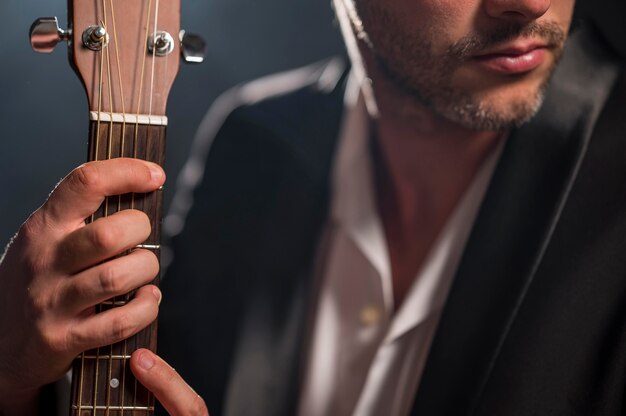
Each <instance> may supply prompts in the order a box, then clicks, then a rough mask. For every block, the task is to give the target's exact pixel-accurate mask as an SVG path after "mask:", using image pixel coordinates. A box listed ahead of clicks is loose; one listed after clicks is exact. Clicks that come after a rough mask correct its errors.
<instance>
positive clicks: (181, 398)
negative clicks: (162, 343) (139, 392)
mask: <svg viewBox="0 0 626 416" xmlns="http://www.w3.org/2000/svg"><path fill="white" fill-rule="evenodd" d="M130 368H131V370H132V371H133V374H135V378H137V380H138V381H139V382H140V383H141V384H143V385H144V386H146V388H147V389H148V390H150V391H151V392H152V393H154V396H155V397H156V399H157V400H158V401H159V402H160V403H161V404H162V405H163V407H164V408H165V410H167V412H168V413H169V414H170V415H171V416H208V415H209V411H208V410H207V407H206V405H205V403H204V400H202V398H201V397H200V396H198V394H197V393H196V392H195V391H193V389H192V388H191V387H189V385H188V384H187V383H185V381H184V380H183V379H182V378H181V377H180V376H179V375H178V373H177V372H176V371H175V370H174V369H173V368H172V367H170V366H169V365H168V364H167V363H166V362H165V361H163V360H162V359H161V358H159V357H157V356H156V355H155V354H153V353H152V352H150V351H149V350H146V349H140V350H137V351H135V352H134V353H133V355H132V357H131V359H130Z"/></svg>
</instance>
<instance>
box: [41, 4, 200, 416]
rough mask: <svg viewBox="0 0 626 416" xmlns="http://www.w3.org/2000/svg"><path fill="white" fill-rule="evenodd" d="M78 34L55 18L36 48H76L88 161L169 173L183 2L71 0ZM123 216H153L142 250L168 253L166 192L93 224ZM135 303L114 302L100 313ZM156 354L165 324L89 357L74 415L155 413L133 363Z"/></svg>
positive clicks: (121, 201) (78, 381) (82, 359)
mask: <svg viewBox="0 0 626 416" xmlns="http://www.w3.org/2000/svg"><path fill="white" fill-rule="evenodd" d="M69 26H70V27H69V29H68V30H67V31H62V30H60V29H59V28H58V24H57V21H56V18H43V19H39V20H38V21H36V22H35V24H34V25H33V27H32V28H31V43H32V45H33V48H34V49H35V50H37V51H40V52H46V53H49V52H51V51H52V50H53V49H54V46H55V45H56V44H57V43H58V42H59V41H61V40H67V41H68V42H69V47H70V61H71V63H72V65H73V67H74V69H75V71H76V73H77V74H78V76H79V78H80V79H81V81H82V83H83V85H84V87H85V91H86V93H87V100H88V104H89V114H90V121H89V125H90V129H89V153H88V160H90V161H93V160H103V159H111V158H117V157H134V158H141V159H146V160H150V161H152V162H155V163H158V164H161V165H162V164H163V162H164V157H165V130H166V124H167V118H166V117H165V110H166V105H167V98H168V95H169V92H170V88H171V86H172V84H173V82H174V78H175V77H176V74H177V72H178V69H179V63H180V49H181V44H180V42H179V33H181V31H180V0H133V1H129V0H70V1H69ZM184 52H187V51H184ZM187 55H188V54H187V53H183V56H185V57H186V56H187ZM124 209H137V210H141V211H143V212H145V213H146V214H148V216H149V217H150V218H151V222H152V234H151V236H150V237H149V239H148V240H147V241H146V242H145V243H144V244H142V245H140V246H139V247H138V248H139V249H147V250H152V251H153V252H155V253H156V254H157V255H159V252H160V245H159V244H160V243H159V241H160V228H161V227H160V223H161V211H162V192H161V191H160V190H159V191H157V192H153V193H151V194H129V195H121V196H116V197H109V198H107V199H106V201H105V202H104V203H103V205H102V206H101V207H100V209H99V210H98V211H97V212H96V213H95V214H94V215H93V216H92V217H91V218H88V219H87V220H86V221H87V222H91V221H94V220H96V219H97V218H100V217H105V216H108V215H112V214H114V213H116V212H118V211H120V210H124ZM154 283H155V284H158V278H157V279H155V282H154ZM132 296H133V293H129V294H127V295H125V296H120V297H116V298H113V299H110V300H108V301H106V302H104V303H102V304H100V305H97V307H96V312H102V311H105V310H108V309H110V308H115V307H119V306H122V305H124V304H126V303H127V302H129V301H130V300H131V299H132ZM155 347H156V322H155V323H153V324H152V325H151V326H150V327H148V328H146V329H145V330H143V331H141V332H140V333H139V334H137V335H135V336H133V337H131V338H129V339H127V340H125V341H122V342H119V343H117V344H114V345H109V346H104V347H101V348H97V349H94V350H91V351H86V352H84V353H82V354H81V355H80V356H79V357H77V359H76V360H75V362H74V366H73V377H72V379H73V380H72V397H71V408H70V415H71V416H88V415H89V416H99V415H126V416H136V415H142V416H148V415H152V414H153V413H154V398H153V397H152V395H151V394H150V393H149V392H148V391H147V390H146V389H145V388H143V386H141V385H140V384H139V383H138V382H137V381H136V380H135V378H134V377H133V375H132V373H131V371H130V368H129V366H128V360H129V358H130V355H131V353H132V352H133V351H135V350H136V349H138V348H150V349H152V350H153V351H154V350H155Z"/></svg>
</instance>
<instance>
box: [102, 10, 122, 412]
mask: <svg viewBox="0 0 626 416" xmlns="http://www.w3.org/2000/svg"><path fill="white" fill-rule="evenodd" d="M104 3H105V4H106V0H105V2H104ZM105 7H106V6H105ZM110 13H111V23H112V26H113V44H114V45H115V60H116V67H117V76H118V83H119V94H120V95H119V101H120V103H121V110H122V136H121V143H120V150H119V156H120V157H123V156H124V145H125V136H126V106H125V103H124V101H125V100H124V98H125V97H124V85H123V82H122V70H121V61H120V53H119V42H118V37H117V24H116V21H115V6H114V3H113V0H110ZM107 57H108V59H107V61H108V64H109V96H110V103H111V124H110V136H109V137H110V138H111V139H110V140H109V155H108V156H109V159H111V158H112V157H113V154H112V146H113V143H112V141H113V140H112V138H113V128H114V123H113V113H114V109H113V103H114V101H113V81H112V70H111V59H110V47H109V48H107ZM121 210H122V196H121V195H118V197H117V212H120V211H121ZM116 301H117V297H113V299H112V307H111V309H112V308H115V307H116ZM109 350H110V352H109V375H108V379H107V380H106V386H107V387H106V388H107V394H106V397H107V403H106V415H107V416H108V415H109V414H110V405H111V387H112V386H111V382H112V379H113V377H112V374H113V355H114V345H113V344H111V345H110V347H109ZM122 400H123V393H122ZM122 405H123V401H122ZM122 413H123V410H122Z"/></svg>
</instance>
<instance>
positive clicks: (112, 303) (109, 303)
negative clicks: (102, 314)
mask: <svg viewBox="0 0 626 416" xmlns="http://www.w3.org/2000/svg"><path fill="white" fill-rule="evenodd" d="M127 303H128V301H125V300H115V301H113V300H107V301H104V302H102V303H101V304H100V305H102V306H103V307H105V306H117V307H119V306H124V305H126V304H127ZM103 309H104V308H103Z"/></svg>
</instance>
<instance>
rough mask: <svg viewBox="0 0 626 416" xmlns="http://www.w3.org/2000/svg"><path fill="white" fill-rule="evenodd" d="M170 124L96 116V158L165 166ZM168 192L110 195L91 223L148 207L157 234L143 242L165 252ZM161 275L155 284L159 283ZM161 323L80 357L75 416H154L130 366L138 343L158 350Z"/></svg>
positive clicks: (118, 302)
mask: <svg viewBox="0 0 626 416" xmlns="http://www.w3.org/2000/svg"><path fill="white" fill-rule="evenodd" d="M165 129H166V128H165V126H153V125H136V124H130V123H126V124H123V123H110V122H102V121H101V122H98V121H92V122H91V125H90V138H89V157H88V159H89V160H90V161H93V160H104V159H112V158H118V157H133V158H139V159H145V160H149V161H151V162H155V163H158V164H159V165H163V162H164V158H165ZM162 206H163V198H162V191H161V190H159V191H156V192H152V193H149V194H127V195H122V196H119V197H117V196H116V197H109V198H107V199H106V201H105V202H104V203H103V204H102V206H101V207H100V209H99V210H98V211H97V212H96V213H95V214H94V216H93V217H92V218H89V219H87V222H91V221H94V220H96V219H98V218H100V217H105V216H108V215H112V214H114V213H116V212H118V211H121V210H124V209H136V210H140V211H143V212H145V213H146V214H147V215H148V217H149V218H150V220H151V224H152V234H151V235H150V237H149V238H148V240H146V241H145V242H144V243H143V244H142V245H141V246H140V247H141V248H144V249H148V250H151V251H153V252H154V253H155V254H156V255H157V256H159V254H160V237H161V218H162ZM158 281H159V278H158V277H157V278H156V279H155V281H154V282H153V283H154V284H156V285H158ZM132 296H133V293H129V294H127V295H125V296H119V297H116V298H113V299H110V300H109V301H107V302H104V303H102V304H100V305H98V306H97V307H96V312H102V311H105V310H108V309H111V308H116V307H119V306H122V305H124V304H125V303H126V302H128V301H129V300H130V299H132ZM156 332H157V325H156V322H154V323H153V324H151V325H150V326H149V327H148V328H146V329H144V330H143V331H141V332H139V333H138V334H137V335H135V336H133V337H131V338H130V339H128V340H126V341H123V342H119V343H116V344H113V345H109V346H105V347H101V348H97V349H94V350H91V351H86V352H84V353H82V354H81V355H79V356H78V357H77V358H76V360H75V361H74V365H73V370H72V396H71V407H70V416H109V415H110V416H118V415H120V416H122V415H124V416H139V415H141V416H151V415H153V414H154V397H153V396H152V394H151V393H150V392H149V391H148V390H146V389H145V388H144V387H143V386H142V385H141V384H139V383H138V382H137V381H136V380H135V378H134V376H133V374H132V372H131V371H130V368H129V358H130V355H131V354H132V352H133V351H135V350H136V349H138V348H149V349H151V350H152V351H155V350H156Z"/></svg>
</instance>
